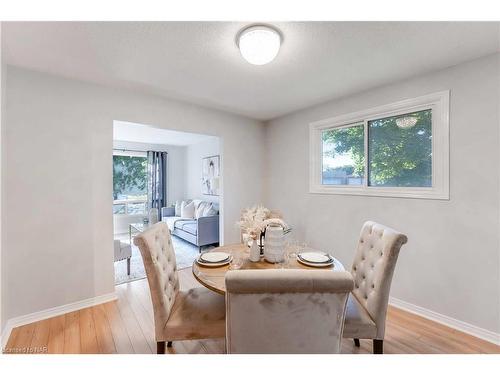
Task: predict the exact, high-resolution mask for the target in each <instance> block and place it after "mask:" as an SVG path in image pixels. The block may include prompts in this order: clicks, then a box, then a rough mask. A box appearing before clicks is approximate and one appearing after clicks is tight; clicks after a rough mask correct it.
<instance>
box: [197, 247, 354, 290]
mask: <svg viewBox="0 0 500 375" xmlns="http://www.w3.org/2000/svg"><path fill="white" fill-rule="evenodd" d="M208 251H210V252H225V253H228V254H231V255H232V256H233V260H234V259H239V260H240V265H239V266H238V270H255V269H262V270H264V269H277V268H279V269H283V268H284V269H287V268H289V269H304V270H311V269H322V270H325V269H326V270H331V271H332V272H338V271H345V268H344V266H343V265H342V263H341V262H340V261H339V260H338V259H336V258H335V257H332V258H333V264H332V265H331V266H327V267H311V266H306V265H305V264H302V263H300V262H299V261H297V259H296V258H292V259H288V260H287V261H286V262H283V263H270V262H268V261H266V260H265V258H264V257H261V258H260V260H259V261H258V262H252V261H250V259H249V257H250V249H249V248H248V246H247V245H245V244H242V243H238V244H231V245H225V246H220V247H216V248H213V249H210V250H208ZM307 251H318V250H314V249H309V248H308V249H307ZM292 252H294V253H297V254H298V253H299V252H300V248H298V247H297V249H292ZM192 269H193V275H194V277H195V278H196V280H198V282H199V283H200V284H202V285H203V286H205V287H207V288H208V289H210V290H212V291H214V292H216V293H219V294H225V293H226V283H225V276H226V273H227V272H228V271H229V270H230V269H234V266H232V265H231V263H230V264H227V265H223V266H218V267H208V266H204V265H200V264H199V263H198V262H197V260H195V261H194V262H193V267H192Z"/></svg>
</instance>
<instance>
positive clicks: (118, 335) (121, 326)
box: [103, 301, 134, 354]
mask: <svg viewBox="0 0 500 375" xmlns="http://www.w3.org/2000/svg"><path fill="white" fill-rule="evenodd" d="M103 306H104V311H105V312H106V317H107V318H108V322H109V326H110V328H111V334H112V335H113V341H114V343H115V347H116V351H117V352H118V353H124V354H133V353H134V348H133V347H132V343H131V342H130V338H129V337H128V332H127V329H126V328H125V323H124V322H123V320H122V317H121V315H120V311H118V307H117V306H116V302H115V301H112V302H108V303H105V304H103Z"/></svg>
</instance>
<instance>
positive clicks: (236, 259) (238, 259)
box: [229, 251, 243, 270]
mask: <svg viewBox="0 0 500 375" xmlns="http://www.w3.org/2000/svg"><path fill="white" fill-rule="evenodd" d="M232 255H233V260H232V261H231V264H230V265H229V269H230V270H239V269H240V268H241V267H242V266H243V257H242V254H241V253H240V252H239V251H234V252H233V253H232Z"/></svg>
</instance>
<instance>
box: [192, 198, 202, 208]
mask: <svg viewBox="0 0 500 375" xmlns="http://www.w3.org/2000/svg"><path fill="white" fill-rule="evenodd" d="M193 203H194V209H195V210H196V209H197V208H198V207H199V205H200V203H202V200H201V199H193Z"/></svg>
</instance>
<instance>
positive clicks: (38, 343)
mask: <svg viewBox="0 0 500 375" xmlns="http://www.w3.org/2000/svg"><path fill="white" fill-rule="evenodd" d="M49 334H50V319H45V320H40V321H39V322H37V323H35V332H34V333H33V339H32V340H31V344H30V346H31V348H32V349H33V351H34V352H35V353H47V352H48V348H49Z"/></svg>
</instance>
